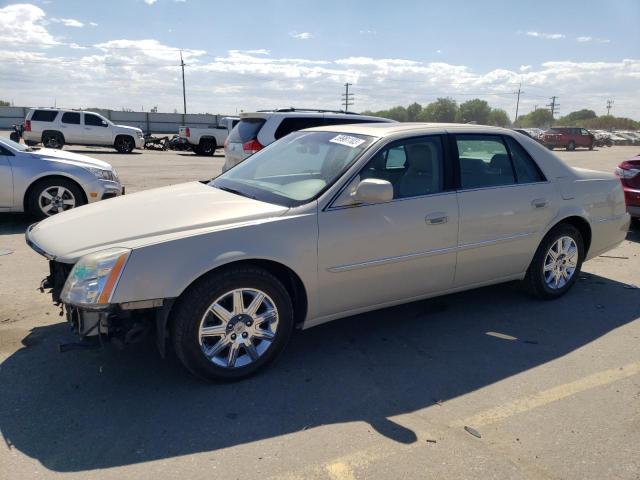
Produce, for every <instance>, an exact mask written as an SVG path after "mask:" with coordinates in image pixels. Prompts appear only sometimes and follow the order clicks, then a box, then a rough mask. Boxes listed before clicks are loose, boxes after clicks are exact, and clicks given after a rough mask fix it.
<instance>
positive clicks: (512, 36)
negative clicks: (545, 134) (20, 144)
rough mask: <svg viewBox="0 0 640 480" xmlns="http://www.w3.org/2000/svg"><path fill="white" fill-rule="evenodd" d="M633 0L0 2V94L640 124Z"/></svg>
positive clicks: (118, 103) (210, 108)
mask: <svg viewBox="0 0 640 480" xmlns="http://www.w3.org/2000/svg"><path fill="white" fill-rule="evenodd" d="M638 25H640V0H616V1H612V2H602V1H599V2H596V1H589V0H581V1H571V0H567V1H562V2H560V1H546V0H537V1H524V0H521V1H517V2H516V1H493V0H484V1H482V2H471V1H467V2H461V1H454V0H448V1H438V2H435V1H420V0H395V1H393V2H382V1H373V0H369V1H361V0H342V1H336V0H323V1H317V0H316V1H295V0H289V1H285V0H257V1H254V0H239V1H232V2H229V1H227V2H214V1H210V0H109V1H94V0H38V1H36V0H33V1H32V2H30V3H14V2H7V1H0V99H3V100H7V101H11V102H13V104H15V105H20V106H53V105H57V106H59V107H60V106H62V107H68V108H91V107H100V108H111V109H116V110H120V109H132V110H136V111H138V110H141V109H143V110H146V111H148V110H149V109H151V108H152V107H156V106H157V107H158V110H159V111H164V112H173V111H174V110H177V111H179V112H182V107H183V105H182V78H181V69H180V51H181V50H182V54H183V58H184V61H185V64H186V66H185V80H186V95H187V112H188V113H204V112H207V113H221V114H234V113H237V112H240V111H252V110H257V109H268V108H277V107H288V106H294V107H316V108H327V109H338V108H340V102H341V94H342V93H343V92H344V83H345V82H349V83H352V84H353V85H352V86H351V87H350V88H351V91H352V92H353V93H354V102H355V104H354V105H353V107H351V109H352V110H354V111H362V110H382V109H387V108H390V107H392V106H395V105H405V106H406V105H408V104H410V103H412V102H414V101H417V102H418V103H420V104H423V105H424V104H427V103H429V102H431V101H433V100H435V99H436V98H438V97H447V96H448V97H452V98H454V99H456V100H457V101H458V102H464V101H465V100H468V99H471V98H475V97H478V98H482V99H484V100H486V101H488V102H489V103H490V104H491V105H492V106H493V107H496V108H503V109H505V110H506V111H507V113H508V114H509V115H510V117H511V118H512V119H513V118H514V114H515V109H516V95H515V93H514V92H515V91H517V90H518V87H519V85H520V84H521V85H522V88H521V91H522V92H523V93H522V94H521V97H520V114H523V113H527V112H529V111H531V110H533V109H534V108H535V107H536V106H537V107H539V108H540V107H544V106H545V105H546V104H548V103H549V102H550V97H552V96H554V95H555V96H556V97H558V98H557V103H558V104H559V105H560V107H559V109H558V111H559V114H560V115H562V114H566V113H569V112H571V111H574V110H577V109H580V108H590V109H593V110H595V111H596V113H598V114H599V115H602V114H605V113H606V102H607V100H609V99H611V100H613V109H612V112H611V113H612V114H615V115H618V116H626V117H630V118H634V119H636V120H640V28H638Z"/></svg>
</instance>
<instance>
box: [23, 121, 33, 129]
mask: <svg viewBox="0 0 640 480" xmlns="http://www.w3.org/2000/svg"><path fill="white" fill-rule="evenodd" d="M24 131H25V132H30V131H31V120H25V121H24Z"/></svg>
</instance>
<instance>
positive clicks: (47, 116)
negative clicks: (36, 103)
mask: <svg viewBox="0 0 640 480" xmlns="http://www.w3.org/2000/svg"><path fill="white" fill-rule="evenodd" d="M57 116H58V112H56V111H55V110H36V111H35V112H33V115H32V116H31V121H33V122H53V121H54V120H55V118H56V117H57Z"/></svg>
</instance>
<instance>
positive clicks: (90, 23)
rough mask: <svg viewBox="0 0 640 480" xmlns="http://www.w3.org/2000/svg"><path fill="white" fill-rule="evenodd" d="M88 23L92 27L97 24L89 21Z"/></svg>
mask: <svg viewBox="0 0 640 480" xmlns="http://www.w3.org/2000/svg"><path fill="white" fill-rule="evenodd" d="M89 25H91V26H92V27H97V26H98V24H97V23H96V22H89Z"/></svg>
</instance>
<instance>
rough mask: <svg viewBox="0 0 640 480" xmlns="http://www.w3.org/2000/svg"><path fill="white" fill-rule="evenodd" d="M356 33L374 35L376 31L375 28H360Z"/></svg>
mask: <svg viewBox="0 0 640 480" xmlns="http://www.w3.org/2000/svg"><path fill="white" fill-rule="evenodd" d="M358 33H359V34H360V35H376V34H377V33H378V32H376V31H375V30H360V31H359V32H358Z"/></svg>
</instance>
